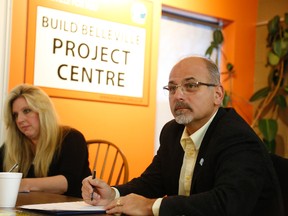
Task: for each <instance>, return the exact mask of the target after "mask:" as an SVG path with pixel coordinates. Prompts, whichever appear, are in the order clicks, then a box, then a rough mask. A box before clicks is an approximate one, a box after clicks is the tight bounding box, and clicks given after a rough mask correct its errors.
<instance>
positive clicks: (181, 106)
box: [174, 101, 192, 111]
mask: <svg viewBox="0 0 288 216" xmlns="http://www.w3.org/2000/svg"><path fill="white" fill-rule="evenodd" d="M178 109H189V110H192V109H191V107H190V106H189V105H188V104H186V103H184V102H182V101H177V102H176V104H175V107H174V111H177V110H178Z"/></svg>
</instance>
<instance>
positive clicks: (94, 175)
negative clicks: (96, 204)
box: [91, 170, 96, 201]
mask: <svg viewBox="0 0 288 216" xmlns="http://www.w3.org/2000/svg"><path fill="white" fill-rule="evenodd" d="M95 178H96V170H94V171H93V174H92V179H95ZM92 187H93V191H92V193H91V201H93V193H94V186H92Z"/></svg>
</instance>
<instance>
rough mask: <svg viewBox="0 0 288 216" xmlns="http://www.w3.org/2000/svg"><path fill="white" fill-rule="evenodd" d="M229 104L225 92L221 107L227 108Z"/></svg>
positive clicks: (229, 99) (229, 98)
mask: <svg viewBox="0 0 288 216" xmlns="http://www.w3.org/2000/svg"><path fill="white" fill-rule="evenodd" d="M230 102H231V97H230V96H229V95H228V94H227V92H226V91H225V94H224V98H223V102H222V106H223V107H227V106H228V104H229V103H230Z"/></svg>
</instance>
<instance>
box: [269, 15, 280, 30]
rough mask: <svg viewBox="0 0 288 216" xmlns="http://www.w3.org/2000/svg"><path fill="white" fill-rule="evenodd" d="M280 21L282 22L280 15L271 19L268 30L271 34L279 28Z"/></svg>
mask: <svg viewBox="0 0 288 216" xmlns="http://www.w3.org/2000/svg"><path fill="white" fill-rule="evenodd" d="M279 23H280V16H278V15H277V16H274V17H273V18H272V19H271V20H269V22H268V32H269V34H275V33H276V32H277V31H278V29H279Z"/></svg>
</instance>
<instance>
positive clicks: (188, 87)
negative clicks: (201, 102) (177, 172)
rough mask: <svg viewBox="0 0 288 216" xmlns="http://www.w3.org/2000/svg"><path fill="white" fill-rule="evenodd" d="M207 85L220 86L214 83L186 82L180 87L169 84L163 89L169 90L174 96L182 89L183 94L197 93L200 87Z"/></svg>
mask: <svg viewBox="0 0 288 216" xmlns="http://www.w3.org/2000/svg"><path fill="white" fill-rule="evenodd" d="M201 85H205V86H213V87H215V86H218V85H217V84H213V83H203V82H185V83H182V84H179V85H173V84H169V85H167V86H164V87H163V89H164V90H167V91H168V92H169V94H170V95H174V94H175V92H176V91H177V88H179V87H181V90H182V92H183V93H185V92H195V91H197V90H198V89H199V86H201Z"/></svg>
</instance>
